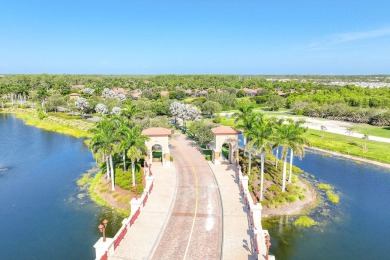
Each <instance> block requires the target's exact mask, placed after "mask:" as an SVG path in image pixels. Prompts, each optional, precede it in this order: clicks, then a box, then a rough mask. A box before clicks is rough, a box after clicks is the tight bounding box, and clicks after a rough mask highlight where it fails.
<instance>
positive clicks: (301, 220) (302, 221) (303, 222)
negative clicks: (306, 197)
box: [293, 216, 316, 227]
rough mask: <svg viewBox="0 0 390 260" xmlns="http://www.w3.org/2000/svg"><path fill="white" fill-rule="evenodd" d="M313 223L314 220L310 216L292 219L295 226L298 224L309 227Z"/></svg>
mask: <svg viewBox="0 0 390 260" xmlns="http://www.w3.org/2000/svg"><path fill="white" fill-rule="evenodd" d="M315 224H316V222H315V221H314V220H313V219H312V218H310V217H308V216H301V217H299V218H298V219H296V220H295V221H294V223H293V225H294V226H296V227H298V226H300V227H311V226H313V225H315Z"/></svg>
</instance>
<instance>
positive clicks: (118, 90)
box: [112, 88, 129, 95]
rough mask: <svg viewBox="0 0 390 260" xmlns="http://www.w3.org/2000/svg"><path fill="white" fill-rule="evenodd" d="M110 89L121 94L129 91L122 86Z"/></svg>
mask: <svg viewBox="0 0 390 260" xmlns="http://www.w3.org/2000/svg"><path fill="white" fill-rule="evenodd" d="M112 91H114V92H115V94H123V95H126V94H127V93H128V92H129V91H128V90H127V89H124V88H112Z"/></svg>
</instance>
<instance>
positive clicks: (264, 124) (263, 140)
mask: <svg viewBox="0 0 390 260" xmlns="http://www.w3.org/2000/svg"><path fill="white" fill-rule="evenodd" d="M256 118H257V120H256V121H255V122H254V123H253V125H252V129H250V130H249V131H248V133H247V136H248V139H249V140H250V142H249V143H248V147H249V149H254V151H255V154H256V155H258V154H260V159H261V174H260V201H262V200H263V187H264V161H265V151H266V149H267V148H268V146H269V140H270V136H271V134H272V128H271V124H270V122H269V121H268V120H266V118H265V116H264V115H263V114H260V113H256Z"/></svg>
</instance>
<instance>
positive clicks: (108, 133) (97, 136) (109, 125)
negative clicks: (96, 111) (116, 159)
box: [90, 118, 116, 190]
mask: <svg viewBox="0 0 390 260" xmlns="http://www.w3.org/2000/svg"><path fill="white" fill-rule="evenodd" d="M114 129H115V125H114V123H113V122H112V121H111V120H108V119H107V118H104V119H103V120H101V121H99V122H97V124H96V128H94V129H93V130H91V132H92V133H93V134H94V137H93V138H92V140H91V143H90V146H91V149H92V151H93V152H97V151H100V152H101V153H102V154H103V157H104V158H105V160H106V171H107V180H110V176H111V180H112V181H111V188H112V190H115V180H114V167H113V163H112V155H113V154H114V150H115V149H114V146H115V142H116V139H115V135H114V134H113V132H114ZM110 172H111V174H110Z"/></svg>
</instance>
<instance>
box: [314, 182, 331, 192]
mask: <svg viewBox="0 0 390 260" xmlns="http://www.w3.org/2000/svg"><path fill="white" fill-rule="evenodd" d="M317 187H318V188H319V189H320V190H332V186H330V185H329V184H325V183H320V184H318V185H317Z"/></svg>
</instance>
